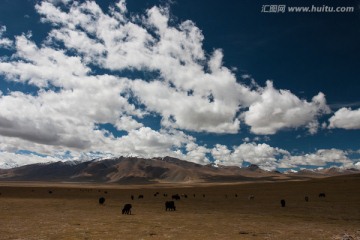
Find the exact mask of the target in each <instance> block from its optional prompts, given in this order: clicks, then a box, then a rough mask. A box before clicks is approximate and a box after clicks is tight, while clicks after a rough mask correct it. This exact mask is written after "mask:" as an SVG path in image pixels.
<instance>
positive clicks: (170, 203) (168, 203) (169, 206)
mask: <svg viewBox="0 0 360 240" xmlns="http://www.w3.org/2000/svg"><path fill="white" fill-rule="evenodd" d="M167 210H169V211H175V210H176V207H175V203H174V201H166V202H165V211H167Z"/></svg>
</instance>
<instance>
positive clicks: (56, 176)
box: [0, 157, 282, 183]
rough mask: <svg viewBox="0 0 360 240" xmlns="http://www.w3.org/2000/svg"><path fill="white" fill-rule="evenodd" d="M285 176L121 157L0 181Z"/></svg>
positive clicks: (36, 168) (16, 173) (7, 175)
mask: <svg viewBox="0 0 360 240" xmlns="http://www.w3.org/2000/svg"><path fill="white" fill-rule="evenodd" d="M281 176H282V174H280V173H275V172H267V171H264V170H262V169H260V168H258V167H257V166H254V165H252V166H250V167H249V168H239V167H225V166H218V167H215V166H211V165H205V166H204V165H199V164H196V163H191V162H187V161H183V160H179V159H176V158H171V157H165V158H152V159H144V158H134V157H129V158H127V157H120V158H116V159H106V160H101V161H96V160H93V161H89V162H80V163H72V164H68V163H63V162H56V163H49V164H32V165H27V166H22V167H18V168H13V169H6V170H4V169H3V170H0V179H1V180H16V181H73V182H109V183H151V182H229V181H252V180H256V179H265V178H268V179H269V180H270V179H271V178H273V177H275V178H278V177H281Z"/></svg>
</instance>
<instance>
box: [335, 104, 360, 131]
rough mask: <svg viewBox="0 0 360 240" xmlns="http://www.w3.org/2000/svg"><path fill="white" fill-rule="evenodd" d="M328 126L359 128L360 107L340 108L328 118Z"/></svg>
mask: <svg viewBox="0 0 360 240" xmlns="http://www.w3.org/2000/svg"><path fill="white" fill-rule="evenodd" d="M328 127H329V128H344V129H360V109H357V110H352V109H351V108H340V109H339V110H337V111H336V112H335V113H334V115H333V116H332V117H331V118H330V119H329V126H328Z"/></svg>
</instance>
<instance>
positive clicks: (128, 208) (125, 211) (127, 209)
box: [122, 203, 132, 214]
mask: <svg viewBox="0 0 360 240" xmlns="http://www.w3.org/2000/svg"><path fill="white" fill-rule="evenodd" d="M131 208H132V205H131V204H130V203H127V204H125V205H124V207H123V209H122V214H131Z"/></svg>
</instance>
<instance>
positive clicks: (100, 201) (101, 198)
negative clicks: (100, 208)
mask: <svg viewBox="0 0 360 240" xmlns="http://www.w3.org/2000/svg"><path fill="white" fill-rule="evenodd" d="M104 203H105V198H104V197H100V198H99V204H101V205H102V204H104Z"/></svg>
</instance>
